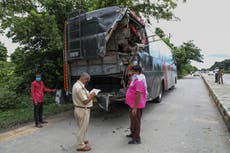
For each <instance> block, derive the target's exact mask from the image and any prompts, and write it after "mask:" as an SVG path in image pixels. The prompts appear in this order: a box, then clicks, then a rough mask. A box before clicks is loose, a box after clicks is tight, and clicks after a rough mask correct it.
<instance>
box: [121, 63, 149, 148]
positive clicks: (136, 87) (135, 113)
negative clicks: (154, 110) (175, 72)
mask: <svg viewBox="0 0 230 153" xmlns="http://www.w3.org/2000/svg"><path fill="white" fill-rule="evenodd" d="M141 72H142V69H141V67H140V66H138V65H136V66H133V67H132V74H133V76H132V81H131V83H130V85H129V88H128V90H127V92H126V98H125V101H126V104H128V105H129V107H130V110H129V118H130V131H131V133H130V134H129V135H126V136H127V137H131V138H132V140H131V141H129V142H128V144H140V143H141V138H140V129H141V116H142V109H143V108H145V105H146V97H147V84H146V79H145V76H144V74H142V73H141Z"/></svg>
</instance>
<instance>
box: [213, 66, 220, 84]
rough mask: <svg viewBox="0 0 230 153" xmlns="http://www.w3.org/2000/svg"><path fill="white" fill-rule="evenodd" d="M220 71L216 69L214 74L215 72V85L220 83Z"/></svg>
mask: <svg viewBox="0 0 230 153" xmlns="http://www.w3.org/2000/svg"><path fill="white" fill-rule="evenodd" d="M218 71H219V69H217V68H216V69H215V70H214V72H215V83H218Z"/></svg>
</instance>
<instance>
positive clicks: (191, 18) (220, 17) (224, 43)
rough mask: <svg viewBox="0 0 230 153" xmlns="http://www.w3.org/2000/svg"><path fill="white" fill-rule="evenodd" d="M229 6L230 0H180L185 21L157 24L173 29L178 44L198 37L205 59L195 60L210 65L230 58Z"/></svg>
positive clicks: (167, 30)
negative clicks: (185, 1) (183, 0)
mask: <svg viewBox="0 0 230 153" xmlns="http://www.w3.org/2000/svg"><path fill="white" fill-rule="evenodd" d="M181 1H182V0H181ZM229 6H230V0H187V3H178V7H177V8H176V10H175V15H176V16H177V17H179V18H180V19H181V21H178V22H175V21H172V22H168V21H160V23H158V24H157V25H156V26H159V27H161V28H162V29H163V30H164V31H165V33H167V34H168V33H171V35H172V38H171V41H172V42H173V43H174V44H175V45H181V44H182V43H183V42H187V41H188V40H194V44H195V45H196V46H197V47H199V48H200V49H201V50H202V52H201V53H202V54H203V55H204V63H202V64H199V63H196V62H192V64H193V65H194V66H197V67H198V68H209V67H210V66H212V65H213V64H214V62H215V61H222V60H224V59H230V41H229V36H230V19H229V17H230V9H229Z"/></svg>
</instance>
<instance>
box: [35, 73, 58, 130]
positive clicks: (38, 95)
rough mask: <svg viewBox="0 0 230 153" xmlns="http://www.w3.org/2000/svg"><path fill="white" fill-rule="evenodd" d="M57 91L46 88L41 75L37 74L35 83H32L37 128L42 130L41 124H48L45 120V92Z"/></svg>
mask: <svg viewBox="0 0 230 153" xmlns="http://www.w3.org/2000/svg"><path fill="white" fill-rule="evenodd" d="M55 91H56V90H55V89H49V88H46V86H45V84H44V83H43V81H42V76H41V74H36V78H35V81H33V82H32V83H31V97H32V100H33V103H34V121H35V127H38V128H42V125H41V124H44V123H48V122H47V121H44V120H43V102H44V92H55Z"/></svg>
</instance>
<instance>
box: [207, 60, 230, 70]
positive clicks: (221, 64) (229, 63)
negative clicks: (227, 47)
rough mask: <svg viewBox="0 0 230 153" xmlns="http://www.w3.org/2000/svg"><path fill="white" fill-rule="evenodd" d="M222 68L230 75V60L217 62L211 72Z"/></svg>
mask: <svg viewBox="0 0 230 153" xmlns="http://www.w3.org/2000/svg"><path fill="white" fill-rule="evenodd" d="M219 67H221V68H222V69H223V70H224V73H230V59H226V60H223V61H221V62H215V63H214V64H213V65H212V66H211V68H210V70H214V69H215V68H219Z"/></svg>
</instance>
